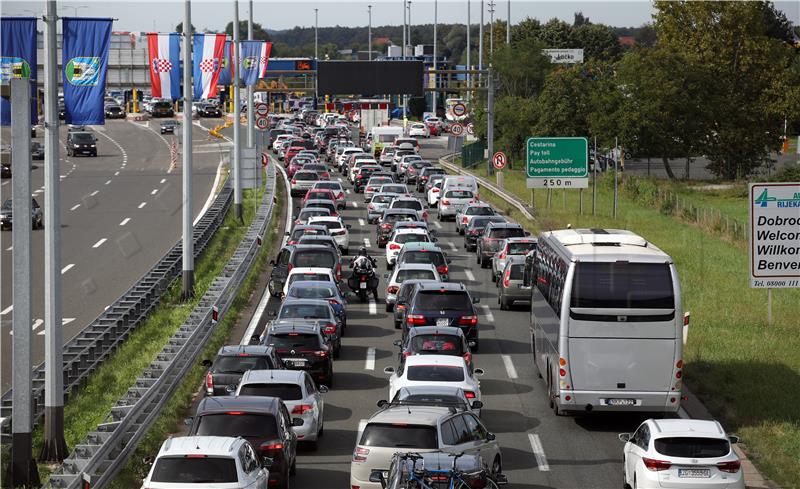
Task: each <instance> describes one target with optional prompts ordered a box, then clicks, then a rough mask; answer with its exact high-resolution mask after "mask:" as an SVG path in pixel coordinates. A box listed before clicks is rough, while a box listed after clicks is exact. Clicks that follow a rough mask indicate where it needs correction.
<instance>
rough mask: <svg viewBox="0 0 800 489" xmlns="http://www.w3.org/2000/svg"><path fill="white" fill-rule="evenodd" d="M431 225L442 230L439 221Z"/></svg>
mask: <svg viewBox="0 0 800 489" xmlns="http://www.w3.org/2000/svg"><path fill="white" fill-rule="evenodd" d="M433 225H434V226H436V229H442V225H441V224H439V221H433Z"/></svg>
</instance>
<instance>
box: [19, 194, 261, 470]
mask: <svg viewBox="0 0 800 489" xmlns="http://www.w3.org/2000/svg"><path fill="white" fill-rule="evenodd" d="M262 194H263V189H260V190H258V191H253V190H245V191H244V192H243V203H244V204H245V205H243V209H244V210H243V212H244V224H242V223H239V222H238V221H237V220H236V218H235V217H234V215H233V212H232V211H230V212H229V213H228V216H227V217H226V218H225V220H224V221H223V223H222V226H221V227H220V229H219V230H218V231H217V232H216V233H215V234H214V236H213V237H212V238H211V241H210V242H209V244H208V246H207V247H206V249H205V251H204V252H203V254H202V255H201V256H200V258H199V259H198V260H197V261H196V262H195V298H194V299H193V300H191V301H188V302H182V301H181V299H180V295H181V280H180V279H178V280H177V281H176V282H175V283H174V284H173V285H172V286H171V287H170V288H169V289H168V291H167V292H166V293H165V294H164V295H163V296H162V298H161V302H160V304H159V305H158V306H157V307H156V309H155V310H154V311H153V312H152V313H151V314H150V316H149V317H148V318H147V319H146V320H145V321H144V322H143V323H142V324H141V325H140V326H139V327H138V328H137V329H136V331H135V332H133V334H131V335H130V337H129V338H128V340H127V341H125V342H124V343H123V344H122V345H121V346H120V347H119V349H117V351H116V352H114V354H113V355H111V356H110V357H109V358H108V360H106V362H104V363H103V365H102V366H101V367H100V368H99V369H97V370H96V371H95V372H94V373H93V374H92V375H91V376H90V377H89V379H88V381H87V382H86V383H85V384H84V385H83V386H82V388H81V389H80V390H79V391H78V392H77V393H76V394H75V395H73V396H70V398H69V402H68V403H67V404H66V405H65V407H64V425H65V426H64V437H65V439H66V442H67V445H68V446H69V447H70V449H72V448H73V447H74V446H75V445H76V444H78V443H80V442H81V441H82V440H84V439H85V438H86V434H87V433H88V432H89V431H91V430H93V429H95V428H96V426H97V425H98V424H99V423H102V422H103V421H104V420H105V418H106V416H107V415H108V413H109V412H110V410H111V407H112V406H113V405H114V403H115V402H116V401H117V399H119V398H120V397H121V396H123V395H124V394H125V392H127V390H128V387H130V386H131V385H132V384H133V383H134V382H135V381H136V378H137V377H138V376H139V374H141V372H142V371H143V370H144V369H145V368H147V366H148V365H149V364H150V362H151V361H152V360H153V358H155V356H156V355H157V354H158V353H159V352H160V351H161V350H162V348H163V347H164V345H165V344H166V343H167V341H168V340H169V338H170V337H171V336H172V335H173V334H174V332H175V331H176V330H177V329H178V327H180V325H181V324H182V323H183V322H184V321H185V320H186V318H187V317H189V314H190V313H191V312H192V310H193V309H194V307H195V306H196V305H197V303H198V302H199V301H200V298H201V297H202V296H203V294H204V293H205V292H206V290H207V289H208V287H209V285H210V284H211V283H212V282H213V280H214V279H215V278H216V277H217V276H218V275H219V274H220V272H221V271H222V269H223V268H224V266H225V264H226V263H227V261H228V259H229V258H230V257H231V256H232V255H233V252H234V251H235V250H236V247H237V246H238V245H239V242H240V241H241V240H242V238H243V237H244V235H245V233H246V232H247V229H248V226H249V223H250V222H251V221H252V220H253V217H254V214H255V211H254V209H255V207H256V206H257V203H258V202H260V201H261V195H262ZM231 208H232V206H231ZM42 437H43V429H42V427H41V425H40V426H39V427H38V428H37V429H36V431H35V433H34V451H33V453H34V454H37V453H39V451H40V448H41V443H42ZM54 468H55V466H53V465H49V464H39V473H40V477H41V479H42V480H43V481H44V480H46V479H47V478H49V474H50V472H51V471H52V469H54Z"/></svg>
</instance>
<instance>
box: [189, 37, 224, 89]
mask: <svg viewBox="0 0 800 489" xmlns="http://www.w3.org/2000/svg"><path fill="white" fill-rule="evenodd" d="M192 57H193V60H192V61H193V68H194V69H193V75H194V98H195V100H204V99H209V98H214V97H216V96H217V82H218V80H219V72H220V68H221V67H222V60H223V58H224V57H225V34H195V35H194V51H193V53H192Z"/></svg>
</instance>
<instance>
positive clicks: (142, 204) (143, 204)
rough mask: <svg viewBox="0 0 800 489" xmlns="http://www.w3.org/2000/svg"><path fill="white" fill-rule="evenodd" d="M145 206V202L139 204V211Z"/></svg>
mask: <svg viewBox="0 0 800 489" xmlns="http://www.w3.org/2000/svg"><path fill="white" fill-rule="evenodd" d="M146 205H147V202H142V203H141V204H139V209H141V208H142V207H144V206H146Z"/></svg>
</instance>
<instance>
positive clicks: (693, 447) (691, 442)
mask: <svg viewBox="0 0 800 489" xmlns="http://www.w3.org/2000/svg"><path fill="white" fill-rule="evenodd" d="M654 445H655V448H656V451H657V452H658V453H660V454H662V455H667V456H668V457H683V458H717V457H724V456H725V455H727V454H728V452H730V450H731V447H730V443H729V442H728V440H723V439H720V438H689V437H675V438H656V440H655V442H654Z"/></svg>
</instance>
